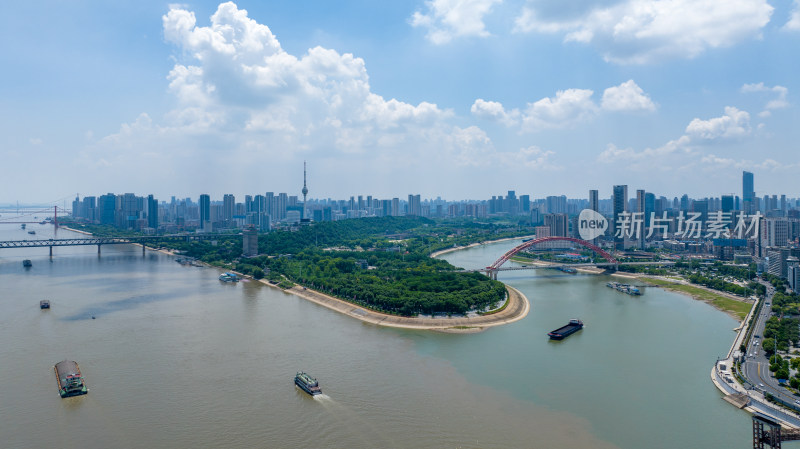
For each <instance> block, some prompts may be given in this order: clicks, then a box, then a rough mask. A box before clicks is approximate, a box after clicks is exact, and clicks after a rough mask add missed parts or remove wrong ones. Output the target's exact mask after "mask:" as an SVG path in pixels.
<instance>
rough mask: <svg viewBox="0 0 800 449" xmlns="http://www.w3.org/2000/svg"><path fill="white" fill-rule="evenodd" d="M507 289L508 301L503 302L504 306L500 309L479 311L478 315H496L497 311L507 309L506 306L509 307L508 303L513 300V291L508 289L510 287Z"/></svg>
mask: <svg viewBox="0 0 800 449" xmlns="http://www.w3.org/2000/svg"><path fill="white" fill-rule="evenodd" d="M506 291H507V292H508V295H507V296H506V303H505V304H503V306H502V307H500V308H499V309H495V310H492V311H490V312H478V315H482V316H486V315H494V314H495V313H500V312H502V311H503V310H505V309H506V307H508V303H510V302H511V292H510V291H508V289H506Z"/></svg>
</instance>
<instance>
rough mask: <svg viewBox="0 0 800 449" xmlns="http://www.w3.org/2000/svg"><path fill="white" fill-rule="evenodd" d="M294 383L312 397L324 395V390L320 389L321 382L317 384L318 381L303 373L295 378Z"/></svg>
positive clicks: (299, 373)
mask: <svg viewBox="0 0 800 449" xmlns="http://www.w3.org/2000/svg"><path fill="white" fill-rule="evenodd" d="M294 383H295V385H297V386H298V387H300V388H301V389H302V390H303V391H305V392H306V393H308V394H310V395H311V396H316V395H318V394H322V389H321V388H320V387H319V382H317V379H314V378H313V377H311V376H309V375H308V374H306V373H304V372H302V371H300V372H298V373H297V375H296V376H294Z"/></svg>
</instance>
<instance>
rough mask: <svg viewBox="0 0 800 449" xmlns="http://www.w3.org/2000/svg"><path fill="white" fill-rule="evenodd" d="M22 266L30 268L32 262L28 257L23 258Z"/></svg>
mask: <svg viewBox="0 0 800 449" xmlns="http://www.w3.org/2000/svg"><path fill="white" fill-rule="evenodd" d="M22 266H23V267H25V268H30V267H32V266H33V263H32V262H31V260H30V259H25V260H23V261H22Z"/></svg>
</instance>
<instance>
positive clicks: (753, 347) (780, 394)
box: [741, 282, 800, 411]
mask: <svg viewBox="0 0 800 449" xmlns="http://www.w3.org/2000/svg"><path fill="white" fill-rule="evenodd" d="M762 283H764V282H762ZM764 284H765V285H766V286H767V296H766V299H765V300H764V305H763V306H762V307H761V311H760V313H759V315H758V317H756V322H755V325H754V330H753V336H754V337H753V338H752V339H751V340H750V343H749V345H748V346H747V353H746V354H745V358H744V362H743V363H742V368H741V369H742V375H743V376H744V378H745V379H746V380H747V381H748V382H749V383H750V385H747V384H745V387H747V388H748V389H754V390H756V391H760V392H762V393H769V394H771V395H772V396H775V397H776V398H780V399H781V400H783V401H784V402H786V403H788V404H793V405H794V408H795V409H796V410H798V411H800V396H795V395H794V394H792V393H791V392H790V391H789V390H787V389H785V388H783V387H782V386H780V384H779V383H778V381H777V380H776V379H775V378H774V377H772V375H771V373H770V371H769V358H768V357H767V355H766V353H765V352H764V350H763V349H762V348H761V340H763V336H764V326H765V325H766V323H767V320H768V319H769V317H770V316H771V315H772V297H773V296H774V295H775V289H774V288H773V287H772V285H770V284H767V283H764ZM756 335H758V336H759V338H755V336H756Z"/></svg>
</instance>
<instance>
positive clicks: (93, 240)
mask: <svg viewBox="0 0 800 449" xmlns="http://www.w3.org/2000/svg"><path fill="white" fill-rule="evenodd" d="M225 237H239V234H169V235H154V236H143V237H89V238H74V239H46V240H45V239H43V240H5V241H0V249H11V248H45V247H49V248H50V257H53V247H55V246H87V245H97V254H100V248H101V247H102V246H103V245H131V244H138V245H141V246H142V254H143V255H144V251H145V249H146V247H147V245H150V246H154V245H155V244H157V243H158V242H163V241H173V242H174V241H184V242H190V241H195V240H217V239H221V238H225Z"/></svg>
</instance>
